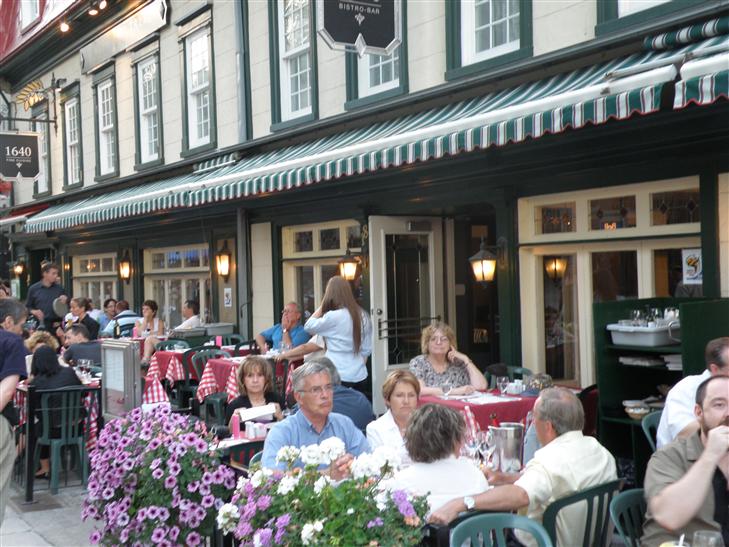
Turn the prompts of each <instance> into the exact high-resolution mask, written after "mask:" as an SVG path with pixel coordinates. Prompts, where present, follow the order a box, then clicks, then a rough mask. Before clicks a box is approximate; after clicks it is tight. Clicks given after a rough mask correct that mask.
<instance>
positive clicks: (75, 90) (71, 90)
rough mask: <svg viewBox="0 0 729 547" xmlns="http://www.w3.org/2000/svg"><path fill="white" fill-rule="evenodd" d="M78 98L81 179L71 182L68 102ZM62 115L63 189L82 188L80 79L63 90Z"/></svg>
mask: <svg viewBox="0 0 729 547" xmlns="http://www.w3.org/2000/svg"><path fill="white" fill-rule="evenodd" d="M73 99H76V101H77V106H76V123H77V124H78V146H79V154H78V162H79V166H78V168H79V173H80V177H79V181H78V182H74V183H70V184H69V182H68V146H67V143H66V124H67V120H66V103H67V102H68V101H70V100H73ZM60 107H61V108H60V110H61V112H60V116H61V139H62V143H63V189H64V190H71V189H73V188H81V187H82V186H83V185H84V146H83V131H82V127H81V86H80V84H79V82H78V81H76V82H74V83H72V84H71V85H69V86H66V87H65V88H64V89H63V90H61V101H60Z"/></svg>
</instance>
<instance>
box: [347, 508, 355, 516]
mask: <svg viewBox="0 0 729 547" xmlns="http://www.w3.org/2000/svg"><path fill="white" fill-rule="evenodd" d="M347 514H348V515H354V507H350V508H349V509H347Z"/></svg>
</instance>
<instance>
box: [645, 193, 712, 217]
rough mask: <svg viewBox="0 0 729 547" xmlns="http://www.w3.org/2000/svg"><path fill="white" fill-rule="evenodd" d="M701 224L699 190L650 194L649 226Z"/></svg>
mask: <svg viewBox="0 0 729 547" xmlns="http://www.w3.org/2000/svg"><path fill="white" fill-rule="evenodd" d="M686 222H701V209H700V207H699V190H698V188H697V189H695V190H678V191H676V192H660V193H658V194H651V224H652V225H653V226H663V225H666V224H684V223H686Z"/></svg>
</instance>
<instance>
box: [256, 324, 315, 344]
mask: <svg viewBox="0 0 729 547" xmlns="http://www.w3.org/2000/svg"><path fill="white" fill-rule="evenodd" d="M261 336H263V338H265V339H266V342H268V343H269V344H270V345H271V349H279V348H280V347H281V339H282V338H283V329H282V328H281V323H276V324H275V325H274V326H273V327H271V328H269V329H266V330H264V331H263V332H262V333H261ZM289 336H291V342H293V344H294V347H296V346H300V345H301V344H306V343H307V342H308V341H309V338H311V336H309V333H308V332H306V331H305V330H304V327H303V326H302V325H301V324H300V323H299V324H298V325H296V326H295V327H294V328H293V329H291V330H290V331H289Z"/></svg>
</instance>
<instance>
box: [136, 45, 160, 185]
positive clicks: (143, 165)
mask: <svg viewBox="0 0 729 547" xmlns="http://www.w3.org/2000/svg"><path fill="white" fill-rule="evenodd" d="M151 57H154V59H155V61H156V62H157V72H156V73H157V131H158V133H157V140H158V143H159V145H158V146H159V149H158V151H157V159H155V160H151V161H147V162H142V139H141V135H142V124H141V119H140V112H139V111H140V109H139V99H140V97H139V65H140V64H141V63H144V62H146V61H148V60H149V59H150V58H151ZM132 69H133V72H134V75H133V86H134V170H135V171H144V170H145V169H151V168H152V167H159V166H160V165H164V163H165V147H164V143H165V140H164V124H163V118H162V78H161V77H160V75H161V70H160V58H159V50H158V49H157V50H155V51H154V52H152V53H150V54H148V55H145V56H144V57H140V58H138V59H135V60H134V64H133V66H132Z"/></svg>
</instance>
